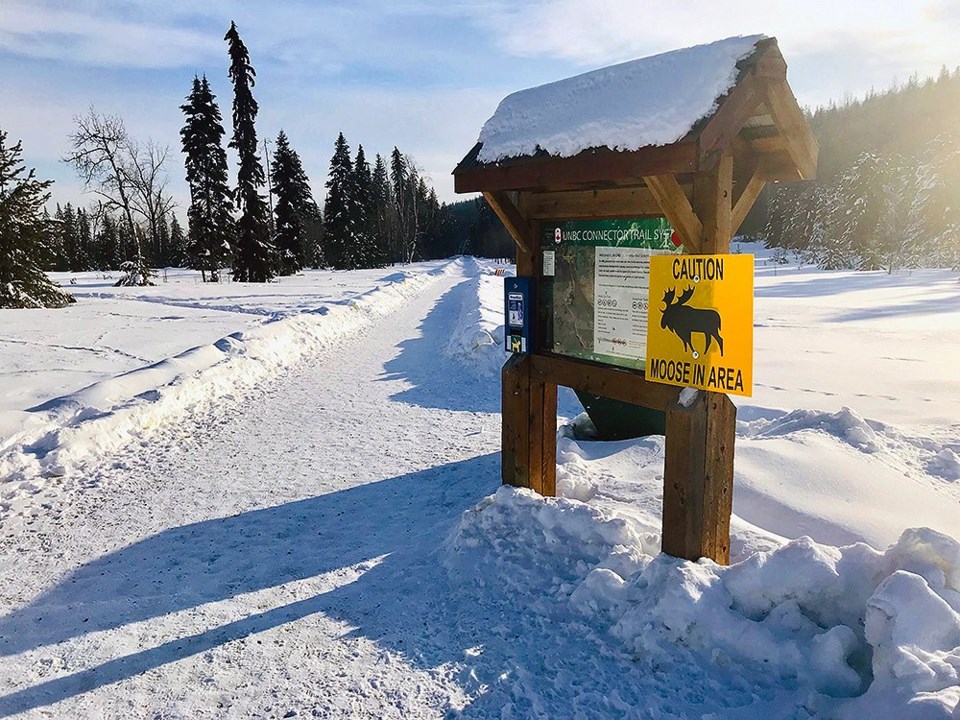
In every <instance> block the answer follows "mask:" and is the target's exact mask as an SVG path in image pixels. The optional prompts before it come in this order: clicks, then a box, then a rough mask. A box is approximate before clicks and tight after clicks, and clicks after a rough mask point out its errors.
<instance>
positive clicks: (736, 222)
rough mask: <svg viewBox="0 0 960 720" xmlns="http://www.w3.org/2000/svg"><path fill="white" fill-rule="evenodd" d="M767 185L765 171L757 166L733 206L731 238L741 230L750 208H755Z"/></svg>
mask: <svg viewBox="0 0 960 720" xmlns="http://www.w3.org/2000/svg"><path fill="white" fill-rule="evenodd" d="M766 184H767V181H766V180H765V179H764V172H763V169H762V168H761V167H760V166H759V165H757V166H756V167H755V168H754V169H753V173H751V175H750V179H749V180H747V182H746V183H745V184H744V186H743V187H742V188H741V189H740V195H739V196H738V197H737V201H736V203H735V204H734V206H733V210H732V212H731V217H730V234H731V236H733V235H736V234H737V230H739V229H740V226H741V225H742V224H743V221H744V220H745V219H746V217H747V213H749V212H750V208H752V207H753V204H754V203H755V202H756V201H757V198H758V197H760V192H761V191H762V190H763V186H764V185H766Z"/></svg>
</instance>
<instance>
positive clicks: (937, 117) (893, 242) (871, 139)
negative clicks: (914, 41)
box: [761, 68, 960, 272]
mask: <svg viewBox="0 0 960 720" xmlns="http://www.w3.org/2000/svg"><path fill="white" fill-rule="evenodd" d="M958 108H960V70H956V71H954V72H952V73H951V72H949V71H948V70H947V69H946V68H944V69H943V70H942V71H941V72H940V74H939V76H938V77H937V78H936V79H934V78H929V79H927V80H925V81H920V80H919V79H917V78H916V77H913V78H911V79H910V80H909V81H908V82H906V83H905V84H904V85H902V86H894V87H893V88H891V89H889V90H887V91H885V92H881V93H874V92H871V93H870V94H868V95H867V96H866V97H865V98H863V99H858V100H853V99H850V100H847V101H845V102H843V103H840V104H832V105H830V106H829V107H826V108H819V109H817V110H816V111H815V112H814V113H812V114H809V115H808V119H809V122H810V125H811V128H812V129H813V132H814V135H815V136H816V137H817V140H818V142H819V144H820V165H819V168H818V173H817V178H816V179H815V180H810V181H806V182H802V183H793V184H784V185H776V186H774V187H773V188H771V189H770V190H769V192H768V193H767V198H766V205H765V210H766V221H765V224H764V225H763V226H762V227H763V229H762V231H761V234H762V235H763V237H764V238H765V241H766V243H767V245H768V246H771V247H774V248H778V250H779V252H778V256H779V257H781V258H783V257H784V256H785V252H786V251H787V250H792V251H795V252H797V253H799V254H800V256H801V258H802V259H803V260H804V261H805V262H809V263H813V264H816V265H818V266H820V267H822V268H826V269H841V268H857V269H862V270H881V269H883V270H887V271H888V272H894V271H896V270H899V269H902V268H917V267H952V268H954V269H956V270H960V202H958V200H960V196H958V194H957V188H958V187H960V130H958V129H957V121H958V119H960V117H958V116H960V112H958Z"/></svg>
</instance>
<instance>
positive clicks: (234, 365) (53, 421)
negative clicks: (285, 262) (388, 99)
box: [0, 265, 450, 516]
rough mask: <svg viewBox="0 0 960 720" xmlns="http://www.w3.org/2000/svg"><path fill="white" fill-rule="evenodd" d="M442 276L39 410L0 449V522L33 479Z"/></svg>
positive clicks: (34, 484)
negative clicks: (34, 416)
mask: <svg viewBox="0 0 960 720" xmlns="http://www.w3.org/2000/svg"><path fill="white" fill-rule="evenodd" d="M449 268H450V265H446V266H442V267H440V268H437V269H435V270H432V271H429V272H426V273H417V274H414V273H397V274H396V275H395V276H392V277H394V278H395V279H394V280H393V281H391V282H389V283H385V284H381V285H378V286H376V287H374V288H373V289H372V290H370V291H368V292H366V293H363V294H361V295H358V296H356V297H355V298H353V299H352V300H350V301H349V302H347V303H345V304H331V305H322V306H320V307H317V308H315V309H313V310H311V311H306V312H301V313H299V314H297V315H293V316H289V317H281V316H278V317H276V318H275V319H273V320H271V321H268V322H266V323H264V324H262V325H259V326H257V327H254V328H252V329H248V330H244V331H241V332H236V333H233V334H232V335H229V336H227V337H224V338H222V339H220V340H219V341H217V342H216V343H214V344H212V345H204V346H201V347H196V348H193V349H191V350H187V351H186V352H183V353H181V354H179V355H177V356H175V357H172V358H168V359H166V360H162V361H160V362H158V363H155V364H153V365H150V366H148V367H144V368H140V369H137V370H133V371H131V372H128V373H126V374H123V375H120V376H119V377H115V378H111V379H109V380H105V381H103V382H99V383H95V384H94V385H91V386H89V387H87V388H85V389H83V390H80V391H78V392H76V393H72V394H70V395H66V396H64V397H60V398H57V399H55V400H52V401H50V402H48V403H46V404H45V405H44V406H43V407H42V408H41V409H40V411H39V413H38V414H40V415H41V417H40V419H39V420H37V419H34V420H33V421H32V422H31V425H30V429H28V430H25V431H24V432H21V433H19V434H17V435H15V436H13V437H11V438H8V439H7V440H6V441H5V443H4V445H3V446H2V447H0V516H2V514H6V512H7V511H9V509H10V503H11V501H12V500H14V499H16V498H18V497H21V496H23V495H29V494H31V493H33V492H36V491H37V490H38V489H39V488H40V487H41V486H42V481H40V480H38V478H41V477H51V476H60V475H65V474H67V473H70V472H72V471H74V469H76V468H78V467H79V466H82V465H84V464H86V463H88V462H90V461H92V460H95V459H96V458H97V457H99V456H102V455H106V454H109V453H112V452H114V451H116V450H117V449H119V448H121V447H123V446H125V445H127V444H129V443H131V442H133V441H134V440H136V439H137V438H140V437H142V436H145V435H147V434H148V433H149V432H150V431H151V430H152V429H154V428H156V427H157V426H158V425H161V424H170V423H174V422H177V421H179V420H181V419H183V418H184V417H185V416H187V415H189V414H191V413H194V412H197V411H202V410H204V409H207V408H209V407H212V406H213V405H215V403H216V402H217V401H218V400H221V399H224V398H227V397H230V396H234V395H236V394H239V393H242V392H244V391H245V390H248V389H250V388H252V387H254V386H256V385H257V384H258V383H259V382H261V381H262V380H263V379H264V378H266V377H269V376H270V375H272V374H274V373H276V372H277V371H279V370H280V369H281V368H283V367H286V366H289V365H292V364H294V363H296V362H297V361H299V360H302V359H303V358H305V357H307V356H309V355H311V354H313V353H316V352H317V351H319V350H321V349H323V348H325V347H328V346H330V345H331V344H332V343H334V342H335V341H337V340H338V339H341V338H344V337H347V336H349V335H351V334H353V333H355V332H357V331H358V330H360V329H361V328H363V327H364V326H365V325H367V324H369V323H370V322H371V321H372V320H373V319H374V318H376V317H380V316H383V315H386V314H388V313H390V312H392V311H393V310H395V309H397V308H398V307H399V306H401V305H402V304H403V303H405V302H406V301H407V300H408V299H409V298H410V297H412V296H414V295H416V294H417V293H419V292H420V291H421V290H422V289H423V288H424V287H425V286H426V285H427V284H428V283H430V282H431V281H432V280H435V279H436V278H437V277H438V276H439V275H441V274H443V273H445V272H447V271H448V270H449Z"/></svg>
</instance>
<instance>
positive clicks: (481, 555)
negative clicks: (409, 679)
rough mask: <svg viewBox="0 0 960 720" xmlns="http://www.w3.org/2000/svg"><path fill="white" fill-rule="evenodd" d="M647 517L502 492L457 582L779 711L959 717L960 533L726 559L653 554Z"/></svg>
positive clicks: (473, 539)
mask: <svg viewBox="0 0 960 720" xmlns="http://www.w3.org/2000/svg"><path fill="white" fill-rule="evenodd" d="M638 528H639V526H638V525H636V524H635V523H633V522H632V521H631V520H630V519H629V518H624V517H619V516H617V515H616V514H615V513H611V512H609V511H605V510H601V509H599V508H596V507H592V506H590V505H587V504H584V503H581V502H579V501H576V500H570V499H565V498H541V497H539V496H537V495H536V494H534V493H532V492H529V491H525V490H518V489H514V488H509V487H502V488H501V489H500V490H498V491H497V493H496V494H495V495H493V496H490V497H488V498H486V499H485V500H484V501H483V502H481V503H480V504H479V505H477V506H476V507H475V508H473V509H471V510H469V511H467V512H466V513H464V515H463V518H462V519H461V522H460V524H459V526H458V527H457V529H456V531H455V532H454V533H453V535H452V536H451V537H450V539H449V540H448V543H447V547H446V562H447V566H448V569H449V570H450V572H451V574H452V576H453V577H454V578H455V579H458V581H460V582H466V583H471V584H474V585H478V586H480V587H481V588H490V589H491V592H498V591H500V589H502V588H506V589H507V591H508V592H510V593H512V594H515V595H519V596H522V597H519V598H516V601H515V603H514V604H515V605H516V607H524V608H529V609H530V610H532V611H533V612H537V613H540V614H544V615H553V614H554V613H557V612H567V613H569V614H571V615H573V616H575V617H579V618H580V620H581V621H582V622H584V623H586V624H587V625H588V626H589V627H590V628H591V629H592V630H593V631H595V632H596V633H598V634H599V635H600V636H606V637H612V638H613V639H614V640H615V641H616V642H618V643H620V644H622V646H623V647H624V648H625V649H626V650H627V651H628V652H630V653H632V654H633V655H634V656H635V658H636V659H637V661H642V662H646V663H649V664H651V665H652V666H653V667H658V666H660V665H661V664H663V666H669V665H671V664H673V663H676V662H677V657H678V655H679V656H680V657H684V658H685V660H684V662H688V663H692V664H693V665H695V666H700V667H701V668H702V669H703V671H704V672H705V673H710V672H722V671H733V672H735V673H736V674H737V676H738V677H740V678H741V679H742V680H743V682H746V683H748V684H749V685H750V686H751V687H753V688H756V689H759V690H761V694H762V692H763V690H764V689H766V690H767V691H769V692H768V695H769V694H770V693H772V694H773V695H775V696H776V697H777V699H776V703H777V709H776V711H775V712H774V715H776V716H778V717H779V716H786V715H785V714H782V713H783V711H785V710H786V708H787V707H788V706H791V707H794V708H797V707H805V708H806V709H807V710H808V711H810V712H814V713H823V715H824V716H826V717H840V718H855V717H856V718H859V717H871V718H881V719H882V718H890V719H894V718H896V719H897V720H899V719H901V718H912V717H917V718H919V717H924V718H937V717H943V718H948V717H956V715H952V714H951V713H953V712H954V710H955V708H956V706H957V701H958V698H960V543H957V542H956V541H955V540H952V539H951V538H949V537H947V536H945V535H941V534H939V533H936V532H934V531H931V530H928V529H913V530H907V531H905V532H904V533H903V534H902V536H901V537H900V539H899V541H898V542H897V543H896V544H894V545H892V546H891V547H889V548H888V549H887V550H886V551H885V552H879V551H876V550H874V549H872V548H871V547H869V546H867V545H864V544H855V545H850V546H846V547H839V548H838V547H832V546H828V545H821V544H818V543H815V542H814V541H812V540H810V539H809V538H805V537H804V538H799V539H796V540H793V541H791V542H788V543H786V544H784V545H783V546H782V547H779V548H777V549H775V550H772V551H769V552H759V553H756V554H754V555H752V556H750V557H749V558H747V559H746V560H744V561H743V562H740V563H739V564H736V565H733V566H730V567H721V566H718V565H716V564H714V563H712V562H709V561H701V562H699V563H691V562H686V561H682V560H677V559H675V558H671V557H669V556H666V555H656V554H655V553H656V551H657V547H656V545H657V539H656V537H655V536H651V535H650V534H649V533H644V532H642V531H641V530H639V529H638ZM785 692H786V694H785ZM741 700H742V698H741ZM763 702H769V697H767V699H766V700H764V701H763ZM746 703H747V704H748V705H749V704H754V703H756V704H757V707H760V704H761V703H760V698H759V697H758V696H757V695H753V700H752V701H750V700H747V701H746ZM765 707H767V708H768V709H769V706H765ZM741 709H742V708H741ZM790 716H793V714H792V713H791V714H790Z"/></svg>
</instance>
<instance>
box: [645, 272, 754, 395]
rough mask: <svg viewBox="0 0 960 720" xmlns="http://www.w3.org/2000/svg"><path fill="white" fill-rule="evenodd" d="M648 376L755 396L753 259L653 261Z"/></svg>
mask: <svg viewBox="0 0 960 720" xmlns="http://www.w3.org/2000/svg"><path fill="white" fill-rule="evenodd" d="M648 324H649V329H648V332H647V356H646V360H647V369H646V373H647V379H648V380H652V381H654V382H660V383H666V384H668V385H681V386H684V387H695V388H700V389H701V390H709V391H712V392H722V393H730V394H732V395H746V396H748V397H749V396H750V395H752V394H753V255H682V256H676V257H654V258H651V261H650V296H649V320H648Z"/></svg>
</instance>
